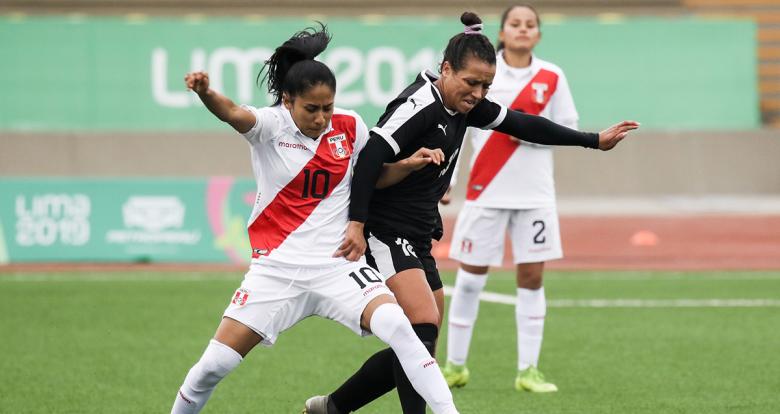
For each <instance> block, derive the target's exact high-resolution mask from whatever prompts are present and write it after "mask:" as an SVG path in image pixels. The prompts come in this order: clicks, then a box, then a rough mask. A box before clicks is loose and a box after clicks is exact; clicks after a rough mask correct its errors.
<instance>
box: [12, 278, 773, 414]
mask: <svg viewBox="0 0 780 414" xmlns="http://www.w3.org/2000/svg"><path fill="white" fill-rule="evenodd" d="M444 276H445V283H446V284H448V285H451V284H452V282H453V275H452V273H451V272H449V273H445V274H444ZM241 277H242V275H240V274H220V273H198V274H187V273H167V274H165V273H133V272H124V273H123V272H114V273H57V274H52V273H26V274H0V315H2V316H0V413H164V412H169V411H170V406H171V403H172V401H173V398H174V396H175V394H176V390H177V388H178V386H179V385H180V384H181V381H182V379H183V378H184V375H185V374H186V373H187V370H188V369H189V368H190V366H191V365H192V364H193V363H195V361H196V360H197V359H198V358H199V357H200V354H201V352H202V351H203V349H204V347H205V345H206V343H207V341H208V339H209V338H210V337H211V335H212V334H213V332H214V329H215V328H216V326H217V323H218V322H219V318H220V315H221V312H222V310H223V309H224V307H225V306H226V304H227V302H228V300H229V299H230V297H231V295H232V293H233V291H234V289H235V288H236V287H237V286H238V284H239V282H240V279H241ZM545 289H546V291H547V299H548V304H549V309H548V314H547V322H546V327H545V342H544V345H543V348H542V356H541V363H540V365H541V368H542V370H543V372H545V374H546V375H547V378H548V379H549V380H550V381H552V382H554V383H556V384H557V385H558V387H559V388H560V390H561V391H560V392H558V393H554V394H548V395H532V394H527V393H518V392H516V391H514V389H513V380H514V375H515V368H516V361H515V359H516V356H515V353H516V350H515V325H514V307H513V306H511V305H508V304H504V303H496V302H482V306H481V308H480V315H479V320H478V322H477V325H476V328H475V333H474V342H473V343H472V352H471V356H470V359H469V364H468V365H469V368H470V370H471V382H470V383H469V384H468V385H467V386H466V387H465V388H462V389H457V390H454V396H455V399H456V403H457V405H458V407H459V409H460V410H461V412H462V413H652V414H658V413H728V414H733V413H778V412H780V397H779V396H780V358H778V357H777V353H778V350H780V273H778V272H729V273H714V272H708V273H669V272H548V273H547V275H546V279H545ZM486 291H490V292H495V293H499V294H509V295H511V294H513V293H514V280H513V277H512V275H511V273H496V274H494V275H493V276H491V279H490V281H489V283H488V286H487V288H486ZM494 300H497V301H498V302H501V301H508V302H511V300H512V298H511V296H502V295H495V298H494ZM441 337H442V338H443V339H442V340H441V342H440V344H439V348H438V349H439V356H440V358H439V359H440V362H441V361H442V358H443V357H444V354H445V350H446V344H445V339H446V330H445V332H442V336H441ZM380 348H381V344H380V343H379V342H378V341H377V340H376V339H374V338H366V339H360V338H358V337H357V336H355V335H353V334H352V333H351V332H350V331H348V330H347V329H346V328H344V327H341V326H340V325H337V324H336V323H334V322H331V321H325V320H322V319H317V318H309V319H307V320H305V321H304V322H302V323H301V324H299V325H297V326H295V327H294V328H293V329H291V330H290V331H288V332H286V333H285V334H283V335H282V336H281V338H280V339H279V341H278V342H277V345H276V346H275V347H273V348H271V349H267V348H262V347H259V348H257V349H255V350H254V351H253V352H252V353H251V354H250V355H249V356H248V357H247V359H246V360H245V361H244V362H243V363H242V365H241V366H239V368H238V369H237V370H236V371H235V372H233V373H232V374H231V375H230V376H228V377H227V378H226V379H225V380H224V381H223V382H222V383H221V384H220V386H219V387H218V388H217V391H216V392H215V394H214V396H213V397H212V399H211V401H210V402H209V405H208V406H207V407H206V409H205V410H204V413H299V412H300V410H301V408H302V404H303V401H304V400H305V399H306V398H307V397H309V396H311V395H314V394H319V393H326V392H328V391H330V390H332V389H333V388H334V387H336V386H337V385H338V384H340V383H341V381H342V380H343V379H345V378H346V377H347V376H349V375H350V374H351V373H352V372H353V371H354V370H355V369H356V368H357V367H359V366H360V365H361V364H362V362H363V360H364V359H365V358H366V357H368V356H369V355H370V354H372V353H373V352H374V351H376V350H378V349H380ZM360 412H361V413H398V412H400V409H399V405H398V403H397V399H396V396H395V394H394V393H391V394H388V395H387V396H385V397H384V398H382V399H381V400H379V401H378V402H376V403H374V404H373V405H371V406H369V407H367V408H366V409H364V410H362V411H360Z"/></svg>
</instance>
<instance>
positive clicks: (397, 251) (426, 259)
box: [366, 233, 443, 291]
mask: <svg viewBox="0 0 780 414" xmlns="http://www.w3.org/2000/svg"><path fill="white" fill-rule="evenodd" d="M366 241H367V242H368V247H367V248H366V262H367V263H368V265H369V266H371V267H373V268H374V269H376V270H378V271H379V272H380V273H382V274H383V275H384V276H385V278H389V277H390V276H393V275H394V274H396V273H400V272H402V271H404V270H408V269H422V271H423V272H425V278H426V279H427V280H428V285H429V286H430V287H431V290H432V291H436V290H439V289H441V288H442V287H443V284H442V282H441V276H439V270H438V269H437V268H436V260H435V259H434V258H433V256H432V255H431V241H430V240H427V241H424V242H423V241H420V240H408V239H406V238H404V237H403V236H399V235H396V234H386V233H382V234H376V233H369V234H367V235H366Z"/></svg>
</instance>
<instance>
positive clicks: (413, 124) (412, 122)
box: [366, 71, 507, 240]
mask: <svg viewBox="0 0 780 414" xmlns="http://www.w3.org/2000/svg"><path fill="white" fill-rule="evenodd" d="M437 79H438V77H437V76H436V75H434V74H433V73H431V72H429V71H425V72H422V73H421V74H420V75H419V76H417V79H416V80H415V81H414V83H412V84H411V85H409V87H407V88H406V89H405V90H404V91H403V92H401V94H400V95H398V97H396V98H395V99H393V100H392V101H391V102H390V103H389V104H388V105H387V109H386V110H385V113H384V114H383V115H382V116H381V118H380V119H379V122H378V123H377V125H376V126H375V127H374V128H372V129H371V134H372V135H378V136H380V137H382V138H383V139H384V140H385V141H386V142H387V144H389V145H390V147H392V149H393V151H394V153H395V158H394V160H393V162H394V161H398V160H401V159H404V158H407V157H409V156H411V155H412V154H414V152H415V151H417V150H418V149H420V148H423V147H425V148H430V149H436V148H439V149H441V150H442V152H444V156H445V161H444V162H443V163H442V164H441V165H434V164H429V165H427V166H426V167H424V168H422V169H421V170H419V171H414V172H412V173H411V174H409V175H408V176H407V177H406V178H405V179H404V180H402V181H401V182H399V183H397V184H395V185H393V186H390V187H388V188H385V189H381V190H380V189H378V190H376V191H374V194H373V197H372V198H371V203H370V206H369V214H368V221H367V222H366V227H367V229H368V230H369V231H376V232H392V233H396V234H403V235H404V236H406V237H408V238H412V239H422V240H425V239H428V240H430V238H431V236H432V235H433V233H434V230H436V229H437V227H438V226H440V224H438V226H437V223H440V220H441V219H440V218H439V211H438V203H439V200H441V198H442V196H443V195H444V193H445V192H446V191H447V188H448V187H449V185H450V178H451V177H452V173H453V170H454V168H453V167H454V165H455V163H456V162H457V160H458V154H459V152H460V148H461V144H462V143H463V136H464V135H465V133H466V128H467V127H478V128H483V129H492V128H494V127H496V126H497V125H499V124H500V123H501V122H502V121H503V119H504V117H505V116H506V113H507V110H506V107H504V106H503V105H501V104H499V103H496V102H493V101H491V100H489V99H483V100H482V101H481V102H479V104H477V105H476V106H475V107H474V108H473V109H472V110H471V111H469V112H468V114H461V113H458V112H454V111H450V110H449V109H447V108H446V107H445V106H444V103H443V102H442V98H441V95H440V93H439V90H438V89H437V88H436V87H435V86H434V85H433V82H435V81H436V80H437Z"/></svg>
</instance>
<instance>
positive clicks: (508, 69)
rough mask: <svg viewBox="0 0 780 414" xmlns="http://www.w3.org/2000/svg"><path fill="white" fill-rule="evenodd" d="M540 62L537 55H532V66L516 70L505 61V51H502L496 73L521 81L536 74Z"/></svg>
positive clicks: (499, 53) (497, 60)
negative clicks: (499, 72)
mask: <svg viewBox="0 0 780 414" xmlns="http://www.w3.org/2000/svg"><path fill="white" fill-rule="evenodd" d="M538 62H539V59H537V58H536V55H534V54H533V53H531V64H530V65H528V67H526V68H514V67H512V66H509V64H508V63H506V60H504V51H503V50H501V51H499V52H498V58H497V59H496V72H498V71H501V73H503V74H505V75H507V76H509V77H511V78H513V79H520V78H523V77H526V76H528V75H530V74H532V73H534V72H535V71H536V66H537V63H538Z"/></svg>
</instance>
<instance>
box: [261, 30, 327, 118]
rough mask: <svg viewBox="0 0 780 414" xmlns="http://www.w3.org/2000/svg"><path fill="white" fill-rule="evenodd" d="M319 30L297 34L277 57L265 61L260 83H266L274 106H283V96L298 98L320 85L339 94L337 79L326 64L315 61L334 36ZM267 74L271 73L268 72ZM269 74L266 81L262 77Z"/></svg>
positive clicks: (303, 31) (279, 48)
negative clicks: (285, 94) (264, 72)
mask: <svg viewBox="0 0 780 414" xmlns="http://www.w3.org/2000/svg"><path fill="white" fill-rule="evenodd" d="M317 23H319V25H320V27H319V29H315V28H313V27H307V28H306V29H303V30H301V31H300V32H298V33H296V34H294V35H293V36H292V37H291V38H290V39H288V40H287V41H285V42H284V43H282V45H281V46H279V47H277V48H276V50H275V51H274V54H273V55H271V57H270V58H268V60H266V61H265V65H263V68H262V69H260V73H259V74H258V75H257V82H258V83H260V82H266V79H267V82H266V83H267V85H268V93H270V94H272V95H273V96H274V103H273V105H279V104H280V103H281V102H282V95H283V94H284V93H287V95H288V96H290V97H295V96H298V95H300V94H302V93H304V92H306V91H308V90H309V89H310V88H312V87H313V86H316V85H320V84H324V85H327V86H329V87H330V88H331V89H333V92H336V77H335V76H334V75H333V71H331V70H330V68H329V67H328V66H326V65H325V64H324V63H322V62H318V61H316V60H314V58H315V57H317V55H319V54H320V53H322V51H324V50H325V48H327V47H328V43H329V42H330V39H331V35H330V33H328V28H327V27H326V26H325V25H324V24H322V23H320V22H317ZM266 70H267V71H266ZM263 71H266V74H265V76H263V78H262V80H261V79H260V75H262V74H263Z"/></svg>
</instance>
